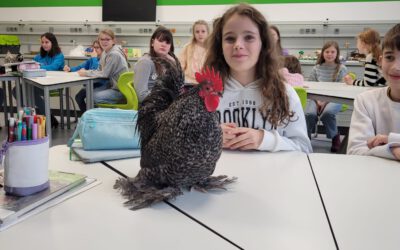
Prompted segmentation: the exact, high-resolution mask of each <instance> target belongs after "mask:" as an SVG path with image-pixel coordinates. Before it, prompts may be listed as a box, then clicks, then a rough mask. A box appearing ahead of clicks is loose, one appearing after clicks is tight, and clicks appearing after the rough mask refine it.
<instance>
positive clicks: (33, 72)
mask: <svg viewBox="0 0 400 250" xmlns="http://www.w3.org/2000/svg"><path fill="white" fill-rule="evenodd" d="M22 75H23V77H25V78H33V77H42V76H46V70H45V69H25V70H23V71H22Z"/></svg>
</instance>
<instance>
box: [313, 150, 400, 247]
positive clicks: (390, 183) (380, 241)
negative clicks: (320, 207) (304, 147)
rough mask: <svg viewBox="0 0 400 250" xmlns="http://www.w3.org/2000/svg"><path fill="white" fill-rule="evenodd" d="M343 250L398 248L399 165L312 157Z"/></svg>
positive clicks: (355, 158) (365, 158)
mask: <svg viewBox="0 0 400 250" xmlns="http://www.w3.org/2000/svg"><path fill="white" fill-rule="evenodd" d="M310 160H311V165H312V167H313V169H314V172H315V175H316V179H317V182H318V185H319V188H320V191H321V194H322V198H323V200H324V203H325V206H326V209H327V213H328V215H329V218H330V221H331V224H332V228H333V231H334V233H335V236H336V240H337V242H338V245H339V249H341V250H354V249H363V250H368V249H371V250H372V249H374V250H376V249H385V250H391V249H393V250H394V249H396V250H397V249H399V248H400V237H399V235H400V198H399V197H400V163H399V162H396V161H391V160H386V159H381V158H377V157H369V156H349V155H336V154H311V155H310Z"/></svg>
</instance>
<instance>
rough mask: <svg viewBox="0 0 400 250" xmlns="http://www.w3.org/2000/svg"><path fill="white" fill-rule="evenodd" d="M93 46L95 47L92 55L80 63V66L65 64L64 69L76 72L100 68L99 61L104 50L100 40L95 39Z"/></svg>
mask: <svg viewBox="0 0 400 250" xmlns="http://www.w3.org/2000/svg"><path fill="white" fill-rule="evenodd" d="M92 48H93V53H92V55H91V57H90V58H89V59H88V60H86V61H84V62H83V63H82V64H79V65H78V66H75V67H69V66H68V65H65V66H64V71H65V72H76V71H78V70H80V69H86V70H91V69H92V70H96V69H98V68H99V61H100V56H101V53H102V52H103V50H102V49H101V47H100V43H99V41H97V40H95V41H93V43H92Z"/></svg>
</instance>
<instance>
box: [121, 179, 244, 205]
mask: <svg viewBox="0 0 400 250" xmlns="http://www.w3.org/2000/svg"><path fill="white" fill-rule="evenodd" d="M236 180H237V178H236V177H232V178H228V176H226V175H219V176H209V177H207V178H206V179H204V181H202V182H199V183H197V184H195V185H193V186H191V187H189V188H193V189H195V190H197V191H200V192H204V193H205V192H207V191H209V190H216V189H223V190H226V188H225V185H227V184H230V183H233V182H235V181H236ZM114 188H115V189H118V190H119V191H120V192H121V194H122V196H123V197H124V198H126V199H127V201H126V202H124V205H125V206H128V207H129V208H130V209H131V210H137V209H141V208H145V207H148V206H151V205H152V204H155V203H159V202H162V201H164V200H171V199H175V197H177V196H178V195H181V194H183V193H182V190H181V189H180V188H179V187H173V186H166V187H161V188H158V187H156V186H154V185H151V184H149V183H146V182H145V181H143V180H141V178H140V175H139V176H137V177H135V178H119V179H118V180H117V181H116V182H115V184H114Z"/></svg>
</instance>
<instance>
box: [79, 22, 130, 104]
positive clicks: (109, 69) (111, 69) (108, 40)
mask: <svg viewBox="0 0 400 250" xmlns="http://www.w3.org/2000/svg"><path fill="white" fill-rule="evenodd" d="M97 40H98V41H99V42H100V46H101V48H102V50H103V52H102V54H101V58H100V67H99V69H98V70H86V69H80V70H79V71H78V74H79V75H80V76H94V77H98V78H108V80H109V84H108V83H107V84H104V86H103V87H101V88H100V87H97V88H96V89H95V90H94V93H93V99H94V103H95V104H97V103H109V104H115V103H121V102H124V99H125V97H124V96H123V94H122V93H121V92H120V91H119V90H118V87H117V83H118V79H119V76H120V75H121V74H122V73H125V72H127V71H128V70H129V68H128V59H127V58H126V55H125V53H124V51H123V50H122V48H121V46H120V45H117V44H116V38H115V34H114V32H113V31H112V30H110V29H104V30H102V31H100V33H99V36H98V39H97ZM107 85H110V88H109V86H107ZM78 94H79V93H78ZM82 108H83V107H82ZM84 109H85V110H86V108H84Z"/></svg>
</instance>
